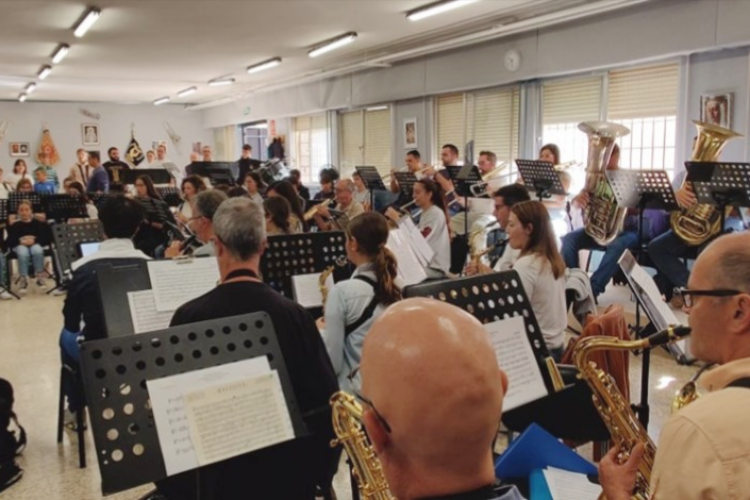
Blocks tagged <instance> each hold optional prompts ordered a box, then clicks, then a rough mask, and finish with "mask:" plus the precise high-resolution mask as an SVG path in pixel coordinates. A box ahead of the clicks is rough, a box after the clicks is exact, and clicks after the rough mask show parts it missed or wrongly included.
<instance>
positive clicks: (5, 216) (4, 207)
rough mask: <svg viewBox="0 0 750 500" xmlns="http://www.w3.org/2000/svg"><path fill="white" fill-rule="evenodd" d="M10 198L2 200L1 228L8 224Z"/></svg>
mask: <svg viewBox="0 0 750 500" xmlns="http://www.w3.org/2000/svg"><path fill="white" fill-rule="evenodd" d="M9 201H10V200H0V228H4V227H5V226H6V224H8V213H9V211H8V203H9Z"/></svg>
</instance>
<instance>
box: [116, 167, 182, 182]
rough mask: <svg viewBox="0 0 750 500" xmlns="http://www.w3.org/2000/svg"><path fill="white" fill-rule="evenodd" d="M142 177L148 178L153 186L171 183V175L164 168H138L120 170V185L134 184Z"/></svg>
mask: <svg viewBox="0 0 750 500" xmlns="http://www.w3.org/2000/svg"><path fill="white" fill-rule="evenodd" d="M142 175H145V176H146V177H150V178H151V182H153V183H154V184H169V183H170V182H171V181H172V175H171V174H170V173H169V171H168V170H166V169H164V168H140V169H131V170H122V171H121V172H120V178H121V180H120V182H121V183H122V184H135V180H136V179H137V178H138V177H140V176H142Z"/></svg>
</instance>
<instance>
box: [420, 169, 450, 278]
mask: <svg viewBox="0 0 750 500" xmlns="http://www.w3.org/2000/svg"><path fill="white" fill-rule="evenodd" d="M414 204H415V205H417V206H418V207H419V208H420V209H421V210H422V215H421V216H420V217H419V224H418V227H419V232H420V233H422V236H424V238H425V239H426V240H427V243H428V244H429V245H430V248H432V250H433V251H434V252H435V256H434V257H433V258H432V260H431V261H430V264H429V265H428V267H427V269H425V271H426V272H427V277H428V278H444V277H446V276H447V275H448V273H449V270H450V267H451V238H450V232H449V230H448V221H449V219H448V211H447V209H446V202H445V193H444V191H443V188H441V187H440V184H438V183H436V182H435V181H433V180H430V179H422V180H419V181H417V182H415V183H414Z"/></svg>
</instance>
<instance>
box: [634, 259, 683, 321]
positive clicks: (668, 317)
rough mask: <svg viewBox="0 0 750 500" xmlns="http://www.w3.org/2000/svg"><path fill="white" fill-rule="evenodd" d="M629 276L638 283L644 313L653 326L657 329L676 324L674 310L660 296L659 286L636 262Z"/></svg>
mask: <svg viewBox="0 0 750 500" xmlns="http://www.w3.org/2000/svg"><path fill="white" fill-rule="evenodd" d="M630 277H631V278H633V281H634V282H635V283H637V284H638V286H639V287H640V288H641V290H637V291H638V293H639V295H640V296H641V297H642V298H643V299H644V300H643V301H644V303H645V306H646V307H645V309H646V313H647V314H648V316H649V319H651V320H652V321H653V322H654V326H656V328H657V329H658V330H662V329H664V328H666V327H668V326H669V325H676V324H678V323H679V321H678V320H677V317H676V316H675V315H674V311H672V309H671V308H670V307H669V304H667V303H666V302H664V300H662V298H661V292H660V291H659V287H658V286H656V282H655V281H654V279H653V278H652V277H651V275H650V274H648V273H647V272H646V271H645V270H644V269H643V268H642V267H641V266H639V265H638V263H635V264H634V265H633V269H632V270H631V271H630Z"/></svg>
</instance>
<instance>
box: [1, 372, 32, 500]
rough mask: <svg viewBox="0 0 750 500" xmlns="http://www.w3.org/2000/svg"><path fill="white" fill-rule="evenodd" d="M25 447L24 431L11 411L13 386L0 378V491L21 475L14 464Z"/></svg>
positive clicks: (18, 468) (13, 482)
mask: <svg viewBox="0 0 750 500" xmlns="http://www.w3.org/2000/svg"><path fill="white" fill-rule="evenodd" d="M11 423H12V424H13V427H15V430H14V429H13V428H12V427H11ZM25 447H26V431H25V430H24V428H23V427H21V425H20V424H19V423H18V418H17V417H16V414H15V413H13V386H12V385H10V382H8V381H7V380H5V379H3V378H0V492H1V491H3V490H5V489H6V488H8V487H10V486H11V485H13V484H15V483H16V482H17V481H18V480H19V479H21V477H22V476H23V471H22V470H21V468H20V467H18V464H16V456H18V455H19V454H21V452H22V451H23V449H24V448H25Z"/></svg>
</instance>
